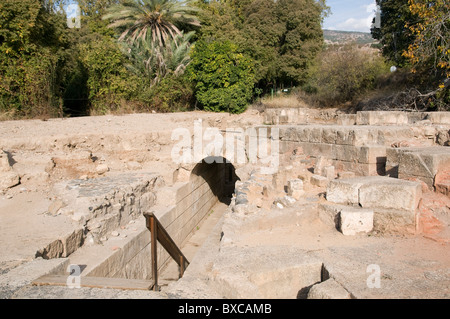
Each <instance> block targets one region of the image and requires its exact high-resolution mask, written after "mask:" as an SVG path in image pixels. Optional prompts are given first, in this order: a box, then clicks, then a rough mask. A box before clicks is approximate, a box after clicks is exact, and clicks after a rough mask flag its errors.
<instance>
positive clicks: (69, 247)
mask: <svg viewBox="0 0 450 319" xmlns="http://www.w3.org/2000/svg"><path fill="white" fill-rule="evenodd" d="M83 234H84V231H83V229H82V228H79V229H77V230H75V231H73V233H71V234H69V235H68V236H66V237H64V238H63V239H62V240H61V242H62V244H63V247H64V252H63V254H62V257H68V256H69V255H70V254H71V253H73V252H74V251H75V250H77V249H78V247H80V246H81V245H82V244H83V238H84V235H83Z"/></svg>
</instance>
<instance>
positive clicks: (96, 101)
mask: <svg viewBox="0 0 450 319" xmlns="http://www.w3.org/2000/svg"><path fill="white" fill-rule="evenodd" d="M80 56H81V62H82V64H83V66H84V68H85V69H86V70H87V71H88V80H87V87H88V89H89V99H90V101H91V111H92V112H94V113H96V114H104V113H107V112H109V111H111V110H115V109H117V108H118V106H119V105H120V104H121V103H122V102H123V101H126V100H132V99H133V97H134V96H136V92H137V91H138V89H139V82H140V81H139V78H138V77H137V76H134V75H133V74H131V73H130V72H128V71H127V70H126V68H125V66H124V64H125V57H124V55H123V54H122V53H121V51H120V50H119V48H118V46H117V45H116V43H115V42H114V41H113V40H112V39H109V38H106V37H98V39H97V41H92V42H90V43H87V44H82V45H81V46H80Z"/></svg>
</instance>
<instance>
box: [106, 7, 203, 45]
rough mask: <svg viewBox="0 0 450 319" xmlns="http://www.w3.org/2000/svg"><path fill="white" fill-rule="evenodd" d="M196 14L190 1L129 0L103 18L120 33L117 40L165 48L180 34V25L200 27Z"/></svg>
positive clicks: (195, 9)
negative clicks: (139, 42)
mask: <svg viewBox="0 0 450 319" xmlns="http://www.w3.org/2000/svg"><path fill="white" fill-rule="evenodd" d="M196 11H197V8H195V7H193V6H191V5H190V0H185V1H177V0H128V1H123V2H121V3H119V4H117V5H113V6H111V7H110V8H109V9H108V13H107V14H106V15H104V16H103V19H105V20H111V21H112V22H111V24H110V25H109V27H111V28H114V29H117V30H120V31H121V32H122V33H121V35H120V37H119V40H127V41H129V42H130V43H134V42H135V41H136V40H140V41H150V42H152V45H154V46H156V45H159V46H162V47H164V46H165V45H166V44H167V43H168V42H169V39H172V40H175V38H176V36H177V35H181V31H180V28H179V27H180V26H182V25H194V26H199V21H198V19H197V18H196V16H195V13H196Z"/></svg>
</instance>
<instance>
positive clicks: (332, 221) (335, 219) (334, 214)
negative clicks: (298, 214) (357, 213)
mask: <svg viewBox="0 0 450 319" xmlns="http://www.w3.org/2000/svg"><path fill="white" fill-rule="evenodd" d="M345 208H348V206H346V205H340V204H332V203H328V202H324V203H320V204H319V219H320V220H321V221H322V222H323V223H324V224H326V225H328V226H332V227H333V228H336V229H337V228H338V227H339V213H340V212H341V210H343V209H345Z"/></svg>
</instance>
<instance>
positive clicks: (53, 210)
mask: <svg viewBox="0 0 450 319" xmlns="http://www.w3.org/2000/svg"><path fill="white" fill-rule="evenodd" d="M64 206H66V204H65V203H64V202H63V201H62V200H60V199H57V200H55V201H54V202H53V203H51V204H50V206H49V207H48V213H49V214H50V215H52V216H56V215H57V214H58V212H59V210H60V209H61V208H63V207H64Z"/></svg>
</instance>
